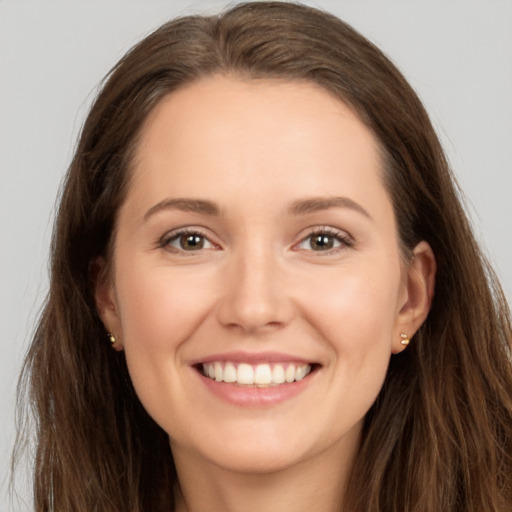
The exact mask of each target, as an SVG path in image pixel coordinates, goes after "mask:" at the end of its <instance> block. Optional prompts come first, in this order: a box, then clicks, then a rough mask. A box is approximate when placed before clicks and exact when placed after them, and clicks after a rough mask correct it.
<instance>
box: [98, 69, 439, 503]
mask: <svg viewBox="0 0 512 512" xmlns="http://www.w3.org/2000/svg"><path fill="white" fill-rule="evenodd" d="M333 197H343V198H348V200H349V201H347V200H346V199H345V200H344V202H343V203H342V204H340V205H337V206H332V207H329V208H320V209H315V210H314V211H305V208H302V211H295V212H291V211H290V209H291V208H292V207H293V205H294V204H296V203H297V202H298V201H304V200H308V199H311V198H321V199H326V198H333ZM177 198H193V199H200V200H205V201H210V202H213V203H215V205H216V207H217V209H218V214H217V215H212V214H211V212H206V211H188V210H187V211H184V210H183V209H180V208H176V207H171V206H170V205H168V206H167V207H161V205H162V202H165V201H167V200H169V199H170V200H173V199H177ZM156 205H160V207H157V206H156ZM354 205H356V206H354ZM182 206H183V205H182ZM324 206H325V205H324ZM184 227H186V228H187V229H188V230H189V231H194V232H198V233H199V234H200V236H201V237H203V238H200V239H199V240H200V241H201V242H202V243H203V247H202V248H200V249H197V250H193V249H190V247H185V248H183V246H180V238H179V237H178V238H176V236H175V235H176V233H177V231H179V229H181V228H184ZM313 231H314V232H316V233H317V234H318V233H319V232H321V233H325V236H327V238H326V240H327V241H328V242H329V243H332V244H333V247H332V248H327V249H322V248H321V247H319V246H318V245H314V244H313V243H312V240H313V238H312V236H311V235H312V232H313ZM166 236H167V238H166ZM169 239H170V242H169ZM166 242H167V244H166ZM113 263H114V264H113V271H112V272H111V274H110V275H108V276H106V277H105V278H104V279H101V280H100V281H99V282H98V284H97V287H96V300H97V304H98V310H99V312H100V315H101V317H102V319H103V321H104V324H105V327H106V329H107V330H108V331H109V332H112V333H114V334H115V335H116V338H117V342H116V344H115V348H116V349H118V350H125V351H126V358H127V362H128V366H129V371H130V375H131V378H132V380H133V383H134V386H135V389H136V391H137V393H138V396H139V398H140V400H141V402H142V403H143V405H144V406H145V408H146V409H147V411H148V412H149V414H150V415H151V416H152V417H153V418H154V419H155V421H156V422H157V423H158V424H159V425H161V426H162V428H163V429H164V430H165V431H166V432H167V433H168V434H169V438H170V443H171V448H172V451H173V455H174V458H175V462H176V467H177V470H178V476H179V481H180V489H178V491H177V499H178V510H189V511H201V510H206V509H208V510H209V511H216V510H219V511H220V510H222V511H236V510H241V509H242V508H243V510H244V511H251V510H266V511H272V510H276V511H277V510H279V511H283V510H284V511H286V510H292V509H293V510H305V509H314V510H317V511H322V510H325V511H327V510H329V511H330V510H334V509H338V510H339V509H340V507H341V505H342V501H343V489H344V485H345V483H346V479H347V474H348V472H349V471H350V467H351V465H352V463H353V460H354V457H355V456H356V454H357V449H358V443H359V439H360V433H361V426H362V421H363V418H364V416H365V414H366V412H367V411H368V409H369V408H370V407H371V405H372V403H373V402H374V400H375V398H376V396H377V394H378V393H379V390H380V388H381V386H382V383H383V380H384V378H385V374H386V370H387V366H388V362H389V358H390V357H391V355H392V354H393V353H398V352H400V351H401V350H403V349H404V348H405V347H404V346H403V345H401V344H400V339H401V338H400V334H401V333H406V334H408V335H409V336H410V337H412V335H413V334H414V332H415V331H416V330H417V329H418V327H419V326H420V325H421V323H422V322H423V321H424V319H425V317H426V315H427V314H428V310H429V307H430V297H431V296H432V293H433V280H434V273H435V262H434V257H433V255H432V251H431V250H430V247H429V246H428V244H426V243H425V242H422V243H420V244H419V245H418V246H417V247H416V249H415V250H414V257H413V258H412V259H411V260H410V261H409V262H407V264H405V263H404V258H403V255H402V253H401V250H400V244H399V240H398V236H397V230H396V225H395V218H394V213H393V207H392V204H391V201H390V199H389V196H388V194H387V192H386V190H385V188H384V185H383V181H382V168H381V162H380V159H379V151H378V143H377V141H376V140H375V138H374V136H373V134H372V133H371V132H370V131H369V130H368V129H367V128H366V126H365V125H364V124H363V123H362V122H361V121H360V120H359V118H358V117H357V116H356V115H355V114H354V113H353V112H352V111H351V110H350V109H349V108H348V107H347V106H346V105H345V104H344V103H342V102H340V101H339V100H338V99H335V98H333V97H332V96H331V95H329V94H328V93H327V92H325V91H324V90H322V89H320V88H318V87H317V86H315V85H313V84H309V83H301V82H283V81H276V80H273V81H272V80H242V79H238V78H234V77H229V78H228V77H222V76H215V77H211V78H208V79H203V80H201V81H198V82H196V83H194V84H192V85H189V86H187V87H185V88H183V89H180V90H179V91H177V92H175V93H173V94H171V95H169V96H168V97H167V98H166V99H165V100H163V101H162V102H161V103H160V104H159V105H158V106H157V108H156V109H155V110H154V111H153V112H152V114H151V115H150V116H149V118H148V119H147V121H146V124H145V126H144V129H143V132H142V137H141V140H140V144H139V147H138V151H137V156H136V159H135V166H134V171H133V175H132V176H131V183H130V188H129V191H128V194H127V198H126V201H125V203H124V204H123V206H122V208H121V210H120V212H119V217H118V229H117V233H116V239H115V244H114V251H113ZM100 266H101V267H104V268H107V265H106V262H103V261H100ZM232 351H243V352H246V353H249V354H255V353H256V354H257V353H261V352H267V351H272V352H275V351H277V352H280V353H286V354H289V355H290V356H291V357H292V356H293V357H300V358H302V359H305V360H307V361H311V362H314V363H315V364H316V370H315V371H314V372H313V373H312V374H311V375H309V376H308V377H307V379H308V380H307V385H306V386H305V387H304V389H303V391H302V392H301V393H299V394H298V395H297V396H294V397H292V398H290V399H287V400H284V401H282V402H279V403H276V404H272V405H265V404H260V405H258V404H256V405H254V406H250V407H244V406H239V405H234V404H232V403H228V402H226V401H225V400H223V399H222V398H219V397H217V396H215V395H214V394H212V393H211V392H210V390H209V389H208V388H207V386H205V385H204V382H203V381H202V378H201V377H200V376H199V373H198V371H197V370H196V369H195V368H194V367H193V366H192V364H193V363H194V362H197V361H200V360H202V359H204V358H206V357H209V356H212V355H215V354H219V353H224V352H232Z"/></svg>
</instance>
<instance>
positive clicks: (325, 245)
mask: <svg viewBox="0 0 512 512" xmlns="http://www.w3.org/2000/svg"><path fill="white" fill-rule="evenodd" d="M333 246H334V240H333V237H332V236H330V235H316V236H315V238H314V239H313V248H314V249H323V250H325V249H332V248H333Z"/></svg>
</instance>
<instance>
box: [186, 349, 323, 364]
mask: <svg viewBox="0 0 512 512" xmlns="http://www.w3.org/2000/svg"><path fill="white" fill-rule="evenodd" d="M227 361H229V362H232V363H248V364H264V363H299V364H313V363H314V361H311V360H308V359H304V358H303V357H299V356H296V355H292V354H286V353H283V352H244V351H237V352H223V353H220V354H212V355H210V356H205V357H202V358H200V359H196V360H194V361H192V362H191V365H192V366H195V365H198V364H201V363H213V362H227Z"/></svg>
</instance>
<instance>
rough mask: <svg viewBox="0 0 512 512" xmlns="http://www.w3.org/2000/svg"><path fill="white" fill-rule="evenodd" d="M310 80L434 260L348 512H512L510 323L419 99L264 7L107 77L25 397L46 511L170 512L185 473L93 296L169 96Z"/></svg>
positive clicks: (292, 13)
mask: <svg viewBox="0 0 512 512" xmlns="http://www.w3.org/2000/svg"><path fill="white" fill-rule="evenodd" d="M219 73H220V74H232V75H235V76H243V77H246V78H249V79H250V78H276V79H287V80H302V81H303V80H307V81H310V82H314V83H316V84H318V85H320V86H321V87H323V88H325V89H326V90H328V91H330V92H331V93H332V94H334V95H335V96H336V97H338V98H339V99H340V100H341V101H344V102H345V103H346V104H348V105H349V106H351V107H352V108H353V109H354V111H356V112H357V113H358V115H359V116H360V118H361V119H362V120H363V121H364V122H365V123H366V125H367V126H368V127H369V129H371V130H372V131H373V133H374V134H375V135H376V137H377V138H378V140H379V141H380V145H381V152H382V161H383V167H384V171H385V181H386V186H387V189H388V191H389V194H390V196H391V198H392V200H393V204H394V208H395V214H396V219H397V225H398V229H399V234H400V240H401V244H402V248H403V251H404V254H407V252H408V251H410V250H411V249H412V248H413V247H414V246H415V245H416V244H417V243H418V242H419V241H420V240H426V241H427V242H428V243H429V244H430V245H431V247H432V249H433V251H434V253H435V256H436V259H437V267H438V271H437V278H436V295H435V298H434V300H433V306H432V310H431V312H430V314H429V316H428V319H427V320H426V322H425V323H424V325H423V326H422V327H421V328H420V330H419V332H418V333H417V335H416V336H415V338H414V340H413V341H412V343H411V345H410V346H409V348H408V350H406V351H404V352H403V353H401V354H400V355H396V356H393V357H392V359H391V362H390V366H389V371H388V374H387V378H386V381H385V383H384V386H383V389H382V391H381V393H380V395H379V397H378V399H377V401H376V402H375V404H374V405H373V406H372V408H371V409H370V411H369V412H368V414H367V416H366V421H365V425H364V431H363V438H362V445H361V448H360V453H359V456H358V458H357V461H356V463H355V467H354V468H353V471H352V475H351V479H350V482H349V488H348V495H347V504H346V509H347V510H353V511H357V512H362V511H382V512H391V511H395V512H404V511H409V512H410V511H415V512H440V511H443V512H449V511H452V512H455V511H457V512H460V511H466V512H483V511H486V512H488V511H499V512H504V511H505V510H508V511H509V510H510V507H511V503H512V367H511V360H510V354H511V352H510V350H511V348H510V347H511V321H510V313H509V310H508V306H507V304H506V301H505V299H504V296H503V293H502V291H501V289H500V287H499V284H498V283H497V281H496V278H495V276H494V274H493V273H492V271H491V269H490V267H489V266H488V265H487V263H486V261H485V259H484V258H483V256H482V254H481V252H480V251H479V249H478V244H477V242H476V241H475V239H474V236H473V234H472V231H471V228H470V226H469V224H468V221H467V218H466V215H465V213H464V210H463V208H462V206H461V201H460V198H459V195H460V194H459V192H458V189H457V187H456V185H455V183H454V179H453V177H452V175H451V173H450V170H449V167H448V164H447V162H446V159H445V157H444V155H443V151H442V148H441V146H440V143H439V140H438V138H437V136H436V134H435V133H434V130H433V128H432V125H431V123H430V121H429V118H428V116H427V114H426V112H425V110H424V108H423V106H422V104H421V102H420V101H419V99H418V97H417V96H416V94H415V93H414V92H413V91H412V89H411V88H410V86H409V85H408V84H407V82H406V81H405V79H404V78H403V77H402V75H401V74H400V73H399V71H398V70H397V69H396V68H395V66H394V65H393V64H392V63H391V62H390V61H389V60H388V59H387V58H386V57H385V56H384V55H383V54H382V53H381V51H380V50H378V49H377V48H376V47H375V46H373V45H372V44H371V43H370V42H368V41H367V40H366V39H365V38H363V37H362V36H361V35H360V34H358V33H357V32H356V31H354V30H353V29H352V28H351V27H349V26H348V25H346V24H345V23H343V22H342V21H340V20H339V19H337V18H335V17H334V16H332V15H330V14H327V13H324V12H321V11H319V10H316V9H313V8H309V7H305V6H302V5H297V4H291V3H280V2H269V3H267V2H255V3H249V4H243V5H239V6H236V7H234V8H232V9H231V10H229V11H227V12H225V13H223V14H222V15H220V16H209V17H200V16H190V17H184V18H180V19H177V20H174V21H171V22H169V23H167V24H165V25H163V26H162V27H160V28H159V29H158V30H156V31H155V32H154V33H152V34H151V35H149V36H148V37H147V38H145V39H144V40H143V41H142V42H140V43H139V44H138V45H137V46H135V47H134V48H133V49H132V50H131V51H130V52H128V54H127V55H126V56H125V57H124V58H122V59H121V61H120V62H119V63H118V64H117V65H116V66H115V67H114V69H113V70H112V71H111V72H110V73H109V75H108V76H107V79H106V81H105V83H104V84H103V87H102V90H101V92H100V94H99V95H98V98H97V99H96V101H95V103H94V105H93V107H92V109H91V112H90V114H89V116H88V118H87V120H86V122H85V125H84V126H83V129H82V133H81V136H80V139H79V143H78V146H77V149H76V153H75V156H74V159H73V161H72V163H71V165H70V168H69V171H68V174H67V177H66V180H65V184H64V186H63V190H62V197H61V203H60V208H59V210H58V216H57V220H56V224H55V228H54V235H53V240H52V246H51V255H52V258H51V279H50V290H49V293H48V297H47V300H46V303H45V305H44V309H43V312H42V314H41V317H40V320H39V324H38V326H37V330H36V332H35V335H34V339H33V343H32V345H31V348H30V351H29V354H28V357H27V360H26V363H25V367H24V372H23V375H22V378H21V380H20V388H19V389H20V395H21V397H22V400H23V391H24V390H28V393H29V398H28V400H29V403H30V405H31V406H32V408H33V410H34V413H35V418H36V439H37V451H36V457H35V470H34V494H35V497H34V498H35V510H36V511H37V512H42V511H50V510H52V511H53V510H55V511H59V512H63V511H87V512H92V511H101V512H107V511H115V512H119V511H130V512H140V511H151V512H159V511H169V510H172V508H173V485H175V484H176V475H175V471H174V466H173V460H172V454H171V451H170V448H169V441H168V437H167V435H166V433H165V432H164V431H163V430H162V429H161V428H160V427H159V426H158V425H157V424H156V423H155V422H154V421H153V420H152V419H151V418H150V417H149V416H148V414H147V413H146V412H145V410H144V409H143V407H142V405H141V404H140V402H139V400H138V398H137V396H136V394H135V392H134V390H133V387H132V384H131V381H130V378H129V375H128V371H127V367H126V362H125V359H124V355H123V353H122V352H116V351H114V350H112V348H111V347H110V346H109V341H108V338H107V335H106V333H105V330H104V327H103V325H102V323H101V321H100V319H99V317H98V315H97V312H96V308H95V303H94V298H93V294H92V289H91V288H92V287H91V272H90V269H91V262H92V261H94V259H95V258H97V257H98V256H103V257H108V255H109V247H110V245H111V242H112V238H113V236H114V233H115V224H116V214H117V211H118V210H119V207H120V205H121V204H122V202H123V198H124V196H125V193H126V188H127V183H128V180H129V175H130V165H131V162H132V160H133V157H134V152H135V149H136V147H137V139H138V136H139V134H140V131H141V129H142V127H143V124H144V120H145V119H146V118H147V116H148V113H149V112H151V110H152V109H153V108H154V107H155V105H157V104H158V103H159V102H160V101H161V99H162V98H163V97H164V96H166V95H168V94H169V93H171V92H172V91H175V90H176V89H177V88H179V87H183V86H185V85H186V84H188V83H191V82H193V81H194V80H198V79H200V78H201V77H205V76H208V75H211V74H219Z"/></svg>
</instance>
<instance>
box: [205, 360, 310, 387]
mask: <svg viewBox="0 0 512 512" xmlns="http://www.w3.org/2000/svg"><path fill="white" fill-rule="evenodd" d="M201 369H202V373H203V375H204V376H205V377H208V378H210V379H212V380H215V381H217V382H225V383H229V384H235V385H238V386H252V387H271V386H279V385H282V384H289V383H292V382H298V381H300V380H302V379H303V378H304V377H306V375H308V374H309V373H310V372H311V370H312V365H310V364H295V363H285V364H282V363H263V364H256V365H251V364H247V363H235V362H229V361H228V362H219V361H215V362H209V363H203V364H202V365H201Z"/></svg>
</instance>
